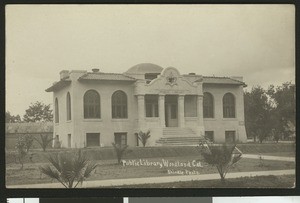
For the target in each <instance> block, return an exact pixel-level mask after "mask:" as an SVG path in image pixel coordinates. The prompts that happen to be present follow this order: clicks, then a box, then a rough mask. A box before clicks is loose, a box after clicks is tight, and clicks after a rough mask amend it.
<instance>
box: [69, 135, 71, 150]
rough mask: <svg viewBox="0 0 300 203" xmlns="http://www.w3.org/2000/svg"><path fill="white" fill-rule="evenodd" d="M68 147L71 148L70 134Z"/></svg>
mask: <svg viewBox="0 0 300 203" xmlns="http://www.w3.org/2000/svg"><path fill="white" fill-rule="evenodd" d="M68 148H71V134H68Z"/></svg>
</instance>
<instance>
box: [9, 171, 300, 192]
mask: <svg viewBox="0 0 300 203" xmlns="http://www.w3.org/2000/svg"><path fill="white" fill-rule="evenodd" d="M294 174H295V169H291V170H273V171H251V172H237V173H228V174H227V175H226V178H227V179H228V178H240V177H251V176H268V175H274V176H280V175H294ZM216 179H220V175H219V174H217V173H215V174H202V175H182V176H180V175H178V176H164V177H147V178H130V179H129V178H128V179H112V180H94V181H85V182H84V183H83V184H82V186H81V188H97V187H113V186H122V185H137V184H154V183H171V182H179V181H193V180H194V181H195V180H216ZM7 188H27V189H29V188H30V189H32V188H38V189H40V188H63V186H62V185H61V184H60V183H44V184H32V185H11V186H7ZM79 188H80V187H79Z"/></svg>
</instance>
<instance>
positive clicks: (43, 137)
mask: <svg viewBox="0 0 300 203" xmlns="http://www.w3.org/2000/svg"><path fill="white" fill-rule="evenodd" d="M35 140H36V141H37V142H38V143H39V145H40V146H41V147H42V149H43V151H44V152H45V151H46V148H47V146H48V145H49V144H50V143H51V142H52V140H54V139H53V138H52V137H50V138H49V136H48V135H47V134H40V139H37V138H35Z"/></svg>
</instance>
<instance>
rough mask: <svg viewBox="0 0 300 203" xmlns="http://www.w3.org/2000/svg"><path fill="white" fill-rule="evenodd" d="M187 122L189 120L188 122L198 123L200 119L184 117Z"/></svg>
mask: <svg viewBox="0 0 300 203" xmlns="http://www.w3.org/2000/svg"><path fill="white" fill-rule="evenodd" d="M184 118H185V120H188V121H197V120H198V117H184Z"/></svg>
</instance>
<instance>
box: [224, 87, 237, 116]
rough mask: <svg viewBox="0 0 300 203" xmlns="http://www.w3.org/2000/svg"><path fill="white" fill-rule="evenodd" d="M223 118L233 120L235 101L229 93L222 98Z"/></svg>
mask: <svg viewBox="0 0 300 203" xmlns="http://www.w3.org/2000/svg"><path fill="white" fill-rule="evenodd" d="M223 117H224V118H235V99H234V96H233V94H231V93H226V94H225V95H224V97H223Z"/></svg>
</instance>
